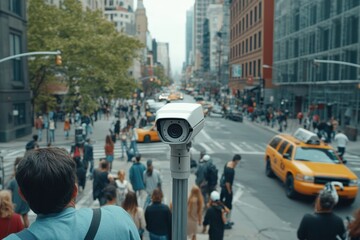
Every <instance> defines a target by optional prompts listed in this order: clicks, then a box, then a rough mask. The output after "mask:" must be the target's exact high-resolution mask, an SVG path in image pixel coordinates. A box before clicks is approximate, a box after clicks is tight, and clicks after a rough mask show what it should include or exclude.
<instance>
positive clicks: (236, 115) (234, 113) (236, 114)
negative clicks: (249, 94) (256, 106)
mask: <svg viewBox="0 0 360 240" xmlns="http://www.w3.org/2000/svg"><path fill="white" fill-rule="evenodd" d="M225 119H230V120H233V121H236V122H243V120H244V117H243V113H242V112H240V111H238V110H230V111H228V112H227V113H226V115H225Z"/></svg>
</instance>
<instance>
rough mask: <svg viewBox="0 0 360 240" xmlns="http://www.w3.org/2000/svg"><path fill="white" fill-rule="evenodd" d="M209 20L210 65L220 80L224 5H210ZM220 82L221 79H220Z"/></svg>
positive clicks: (208, 10)
mask: <svg viewBox="0 0 360 240" xmlns="http://www.w3.org/2000/svg"><path fill="white" fill-rule="evenodd" d="M206 16H207V19H208V20H209V26H208V27H209V50H210V55H209V64H210V72H211V73H214V74H216V75H218V76H217V78H220V71H219V70H220V69H221V57H222V55H221V50H222V46H221V33H220V31H221V27H222V25H223V5H222V4H210V5H209V7H208V9H207V12H206ZM219 80H220V79H219Z"/></svg>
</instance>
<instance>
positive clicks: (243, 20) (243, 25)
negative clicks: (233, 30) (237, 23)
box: [242, 18, 245, 32]
mask: <svg viewBox="0 0 360 240" xmlns="http://www.w3.org/2000/svg"><path fill="white" fill-rule="evenodd" d="M244 30H245V19H244V18H243V19H242V31H243V32H244Z"/></svg>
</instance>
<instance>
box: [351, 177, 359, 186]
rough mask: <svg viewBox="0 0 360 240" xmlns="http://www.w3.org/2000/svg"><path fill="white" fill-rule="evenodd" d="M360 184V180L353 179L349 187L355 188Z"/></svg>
mask: <svg viewBox="0 0 360 240" xmlns="http://www.w3.org/2000/svg"><path fill="white" fill-rule="evenodd" d="M358 184H359V180H358V179H351V180H350V181H349V187H354V186H357V185H358Z"/></svg>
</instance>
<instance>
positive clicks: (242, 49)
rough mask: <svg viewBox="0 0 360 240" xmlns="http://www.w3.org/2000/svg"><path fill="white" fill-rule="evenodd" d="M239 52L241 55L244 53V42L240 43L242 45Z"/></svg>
mask: <svg viewBox="0 0 360 240" xmlns="http://www.w3.org/2000/svg"><path fill="white" fill-rule="evenodd" d="M241 52H242V54H244V53H245V51H244V41H242V43H241Z"/></svg>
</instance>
